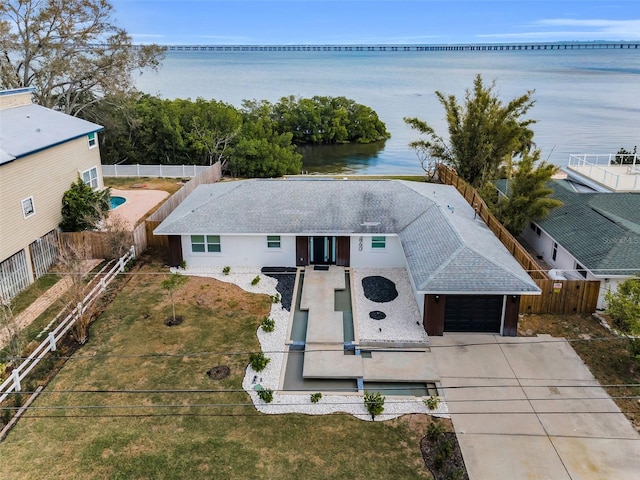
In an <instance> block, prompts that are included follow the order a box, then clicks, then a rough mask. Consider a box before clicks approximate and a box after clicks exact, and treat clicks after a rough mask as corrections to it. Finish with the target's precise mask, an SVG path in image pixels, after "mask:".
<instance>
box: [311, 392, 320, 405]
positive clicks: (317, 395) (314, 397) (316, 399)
mask: <svg viewBox="0 0 640 480" xmlns="http://www.w3.org/2000/svg"><path fill="white" fill-rule="evenodd" d="M321 398H322V394H321V393H320V392H316V393H312V394H311V403H318V402H319V401H320V399H321Z"/></svg>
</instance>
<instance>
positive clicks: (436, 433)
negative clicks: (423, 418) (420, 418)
mask: <svg viewBox="0 0 640 480" xmlns="http://www.w3.org/2000/svg"><path fill="white" fill-rule="evenodd" d="M443 435H444V425H442V423H440V422H439V421H434V422H431V423H430V424H429V426H428V427H427V440H429V441H430V442H437V441H438V440H440V438H441V437H442V436H443Z"/></svg>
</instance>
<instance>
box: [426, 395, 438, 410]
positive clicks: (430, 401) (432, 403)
mask: <svg viewBox="0 0 640 480" xmlns="http://www.w3.org/2000/svg"><path fill="white" fill-rule="evenodd" d="M424 404H425V405H426V406H427V408H428V409H429V410H435V409H436V408H438V405H439V404H440V399H439V398H438V397H436V396H435V395H431V396H430V397H429V398H427V399H426V400H425V401H424Z"/></svg>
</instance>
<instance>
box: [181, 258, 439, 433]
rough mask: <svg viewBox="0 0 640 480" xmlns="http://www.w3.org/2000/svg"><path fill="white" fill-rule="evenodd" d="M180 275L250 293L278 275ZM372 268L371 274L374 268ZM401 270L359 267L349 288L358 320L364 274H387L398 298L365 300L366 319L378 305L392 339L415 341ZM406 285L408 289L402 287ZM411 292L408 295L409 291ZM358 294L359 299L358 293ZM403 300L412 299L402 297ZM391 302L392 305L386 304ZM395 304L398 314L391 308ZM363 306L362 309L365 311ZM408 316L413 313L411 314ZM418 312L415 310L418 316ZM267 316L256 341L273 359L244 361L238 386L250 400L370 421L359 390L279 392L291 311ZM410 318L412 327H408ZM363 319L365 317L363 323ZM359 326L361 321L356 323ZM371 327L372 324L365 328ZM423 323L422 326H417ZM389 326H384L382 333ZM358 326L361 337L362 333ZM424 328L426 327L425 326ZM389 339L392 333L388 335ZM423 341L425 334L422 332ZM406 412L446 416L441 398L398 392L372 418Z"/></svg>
mask: <svg viewBox="0 0 640 480" xmlns="http://www.w3.org/2000/svg"><path fill="white" fill-rule="evenodd" d="M177 271H179V272H180V273H182V274H184V275H194V276H202V277H209V278H216V279H217V280H221V281H224V282H230V283H234V284H236V285H238V286H239V287H240V288H242V289H243V290H246V291H247V292H252V293H264V294H267V295H275V294H276V293H277V291H276V284H277V282H276V280H275V279H273V278H271V277H268V276H267V275H263V274H261V273H260V270H259V269H258V268H249V267H231V271H230V273H229V274H228V275H224V274H223V273H222V268H207V269H196V268H187V269H186V270H182V269H179V270H177ZM372 272H374V273H372ZM402 272H403V271H402V270H361V271H358V272H356V273H355V280H357V281H358V282H359V285H360V288H359V289H358V288H357V285H356V292H353V293H354V294H355V297H356V305H357V308H358V316H359V319H360V318H362V317H361V315H362V314H361V313H360V308H361V307H360V305H362V309H367V308H369V307H368V306H367V304H366V303H364V302H369V301H368V300H367V299H365V298H364V294H363V292H362V283H361V279H362V275H364V276H368V275H381V276H385V277H387V278H389V279H390V280H392V281H394V282H395V283H396V286H397V287H396V288H397V289H398V292H399V295H398V298H397V299H396V300H394V301H393V302H389V304H387V305H386V306H385V307H383V308H380V306H381V305H383V304H378V303H374V302H369V303H371V304H374V305H375V306H376V308H371V309H369V310H366V318H367V319H368V320H369V321H370V322H376V323H378V324H379V323H380V321H375V320H371V319H369V311H370V310H381V311H384V312H385V313H386V314H387V319H385V320H383V321H382V322H387V323H388V324H389V332H394V331H395V332H397V335H398V337H397V338H396V339H401V340H413V341H415V340H417V339H422V338H423V337H422V336H420V335H418V334H417V333H416V332H415V330H416V329H415V328H413V327H418V325H415V320H414V318H415V316H416V315H418V313H417V307H415V301H414V300H413V294H412V293H411V286H410V285H409V284H408V279H407V278H406V273H404V280H405V282H406V284H404V283H403V281H402ZM257 275H260V281H259V282H258V284H256V285H251V281H252V280H253V279H254V278H255V277H256V276H257ZM407 285H408V289H409V291H408V293H407V292H406V289H407ZM407 295H409V296H407ZM360 297H362V298H360ZM403 299H407V300H410V301H407V302H404V301H403ZM405 303H408V304H410V305H413V310H412V309H411V307H403V305H404V304H405ZM390 307H393V308H390ZM396 308H397V309H398V311H399V312H400V313H397V314H396V313H395V311H396ZM363 311H364V310H363ZM410 315H411V316H410ZM418 316H419V315H418ZM270 317H271V318H272V319H273V320H275V329H274V331H272V332H265V331H264V330H262V328H258V330H257V335H258V340H259V341H260V346H261V348H262V351H263V352H264V353H265V355H266V356H267V357H269V358H270V359H271V361H270V362H269V364H268V365H267V367H266V368H265V369H264V370H263V371H262V372H255V371H254V370H253V369H252V368H251V366H247V370H246V373H245V377H244V380H243V382H242V387H243V388H244V389H245V391H246V392H247V393H248V394H249V395H250V397H251V399H252V400H253V403H254V405H255V407H256V409H257V410H259V411H260V412H262V413H267V414H281V413H303V414H308V415H325V414H329V413H335V412H345V413H349V414H351V415H353V416H355V417H357V418H360V419H362V420H369V421H370V420H371V415H369V413H368V412H367V411H366V409H365V407H364V404H363V398H362V395H359V394H353V393H352V394H344V395H335V394H334V395H325V394H323V396H322V398H321V399H320V401H319V402H318V403H316V404H313V403H311V401H310V395H309V394H283V393H280V392H278V391H277V390H278V388H279V384H280V375H281V373H282V372H283V368H282V365H283V362H284V358H285V354H284V351H285V349H286V344H285V342H286V336H287V332H288V323H289V317H290V314H289V312H288V311H287V310H285V309H283V308H282V304H281V303H274V304H272V306H271V314H270ZM411 320H412V321H413V326H411ZM365 323H366V322H365ZM392 323H393V324H395V323H397V324H398V326H396V327H394V329H391V324H392ZM360 328H362V326H360ZM365 328H369V330H371V329H372V327H370V326H369V327H365ZM419 328H421V327H419ZM369 330H365V331H364V333H366V335H367V336H368V337H371V338H375V335H374V333H375V332H372V333H368V332H369ZM386 330H387V327H386V326H385V328H384V329H383V331H385V334H386ZM362 333H363V331H361V334H360V335H361V338H362V336H363V335H362ZM423 333H424V331H423ZM389 338H390V339H391V337H389ZM424 339H425V340H426V334H425V335H424ZM256 384H260V385H261V386H262V387H263V388H265V389H271V390H273V391H274V395H273V401H272V402H271V403H265V402H264V401H262V400H260V398H259V397H258V394H257V392H256V390H255V388H254V387H255V385H256ZM408 413H429V414H431V415H435V416H440V417H449V415H448V409H447V405H446V404H445V403H444V402H440V404H439V406H438V408H437V409H436V410H429V409H428V408H427V407H426V405H424V403H423V402H422V400H421V399H417V398H413V397H410V398H402V397H387V399H386V400H385V404H384V412H383V413H382V414H381V415H379V416H376V421H382V420H389V419H392V418H396V417H398V416H401V415H404V414H408Z"/></svg>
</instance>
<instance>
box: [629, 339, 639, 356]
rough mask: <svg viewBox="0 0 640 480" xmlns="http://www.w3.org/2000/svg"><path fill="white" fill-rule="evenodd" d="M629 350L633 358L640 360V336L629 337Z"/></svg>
mask: <svg viewBox="0 0 640 480" xmlns="http://www.w3.org/2000/svg"><path fill="white" fill-rule="evenodd" d="M629 352H630V353H631V356H632V357H633V358H635V359H636V360H637V361H639V362H640V338H630V339H629Z"/></svg>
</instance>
